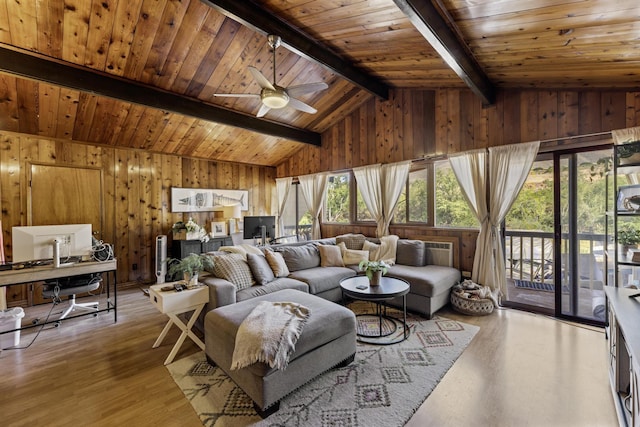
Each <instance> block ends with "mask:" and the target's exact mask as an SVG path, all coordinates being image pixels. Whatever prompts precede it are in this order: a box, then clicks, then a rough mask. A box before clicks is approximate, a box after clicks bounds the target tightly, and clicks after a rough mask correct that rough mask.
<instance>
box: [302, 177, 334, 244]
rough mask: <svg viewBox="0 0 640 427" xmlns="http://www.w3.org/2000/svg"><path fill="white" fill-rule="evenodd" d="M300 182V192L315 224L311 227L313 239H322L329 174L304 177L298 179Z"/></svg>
mask: <svg viewBox="0 0 640 427" xmlns="http://www.w3.org/2000/svg"><path fill="white" fill-rule="evenodd" d="M298 181H299V182H300V190H302V197H304V199H305V201H306V202H307V205H308V206H309V209H310V210H311V217H312V218H313V224H312V226H311V238H312V239H314V240H315V239H320V238H321V237H322V236H321V232H320V213H321V212H322V205H323V204H324V199H325V195H326V194H327V174H325V173H317V174H312V175H302V176H299V177H298Z"/></svg>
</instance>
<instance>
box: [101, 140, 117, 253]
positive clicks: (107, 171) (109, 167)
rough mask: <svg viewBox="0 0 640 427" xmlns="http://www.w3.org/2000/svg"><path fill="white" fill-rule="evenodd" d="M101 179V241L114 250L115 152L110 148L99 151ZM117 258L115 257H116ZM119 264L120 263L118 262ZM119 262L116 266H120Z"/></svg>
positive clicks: (115, 202)
mask: <svg viewBox="0 0 640 427" xmlns="http://www.w3.org/2000/svg"><path fill="white" fill-rule="evenodd" d="M100 152H101V154H100V158H101V161H102V163H101V165H102V179H103V192H104V195H103V201H104V207H103V215H104V219H103V223H102V240H103V241H104V242H105V243H109V244H110V245H112V248H113V249H114V251H115V250H116V246H115V242H116V204H117V194H116V182H117V181H116V151H115V150H114V149H112V148H102V149H101V150H100ZM116 257H117V256H116ZM120 262H121V261H120ZM120 262H119V263H118V264H120Z"/></svg>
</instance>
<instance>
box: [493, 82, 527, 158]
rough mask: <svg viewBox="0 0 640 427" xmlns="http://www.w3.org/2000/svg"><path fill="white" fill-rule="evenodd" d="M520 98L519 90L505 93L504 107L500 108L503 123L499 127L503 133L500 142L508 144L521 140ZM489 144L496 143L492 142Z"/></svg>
mask: <svg viewBox="0 0 640 427" xmlns="http://www.w3.org/2000/svg"><path fill="white" fill-rule="evenodd" d="M521 99H522V97H521V92H516V93H505V97H504V108H503V110H502V114H503V117H504V123H503V126H502V128H501V131H502V134H503V138H502V144H505V145H508V144H517V143H518V142H522V140H521V135H522V131H521V127H522V115H521ZM491 145H496V144H495V143H492V144H491Z"/></svg>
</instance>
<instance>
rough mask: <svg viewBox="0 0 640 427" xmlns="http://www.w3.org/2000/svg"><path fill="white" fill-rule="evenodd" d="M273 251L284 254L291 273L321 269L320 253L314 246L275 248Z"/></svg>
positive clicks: (309, 244)
mask: <svg viewBox="0 0 640 427" xmlns="http://www.w3.org/2000/svg"><path fill="white" fill-rule="evenodd" d="M273 250H274V251H275V252H278V253H280V254H282V257H283V258H284V262H286V263H287V268H288V269H289V271H299V270H306V269H308V268H313V267H320V252H318V248H317V246H316V245H314V244H311V243H308V244H306V245H302V246H281V247H274V248H273Z"/></svg>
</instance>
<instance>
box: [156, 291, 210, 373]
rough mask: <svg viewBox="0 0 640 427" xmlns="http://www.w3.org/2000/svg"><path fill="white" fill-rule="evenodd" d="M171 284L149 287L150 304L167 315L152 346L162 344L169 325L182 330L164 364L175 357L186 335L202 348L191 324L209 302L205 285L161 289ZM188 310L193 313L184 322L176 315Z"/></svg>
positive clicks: (202, 344) (202, 345) (169, 327)
mask: <svg viewBox="0 0 640 427" xmlns="http://www.w3.org/2000/svg"><path fill="white" fill-rule="evenodd" d="M171 285H173V283H164V284H161V285H151V286H150V287H149V299H150V300H151V304H153V305H154V307H155V308H157V309H158V310H159V311H160V312H161V313H164V314H166V315H167V316H169V321H168V322H167V324H166V325H165V327H164V329H163V330H162V332H161V333H160V336H159V337H158V339H157V340H156V342H155V343H154V344H153V346H152V348H157V347H158V346H159V345H160V344H162V341H163V340H164V338H165V337H166V336H167V332H169V329H171V325H176V326H177V327H178V328H179V329H180V330H181V331H182V333H181V334H180V337H178V340H177V341H176V343H175V345H174V346H173V348H172V349H171V352H170V353H169V356H167V359H166V360H165V361H164V364H165V365H168V364H169V363H171V362H173V359H174V357H176V354H177V353H178V350H180V347H181V346H182V344H183V343H184V340H185V339H186V338H187V337H189V338H191V340H192V341H193V342H194V343H196V345H197V346H198V347H200V348H201V349H202V350H204V343H203V342H202V340H201V339H200V338H198V336H197V335H196V334H194V333H193V331H192V330H191V328H193V325H194V324H195V323H196V320H197V319H198V316H199V315H200V313H201V312H202V309H203V308H204V305H205V304H206V303H208V302H209V288H208V287H207V286H200V287H198V288H195V289H185V290H183V291H181V292H176V291H161V288H163V287H165V286H171ZM188 311H193V314H192V315H191V317H190V318H189V320H188V321H187V323H186V324H185V323H184V322H182V320H180V318H179V317H178V315H179V314H182V313H186V312H188Z"/></svg>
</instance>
